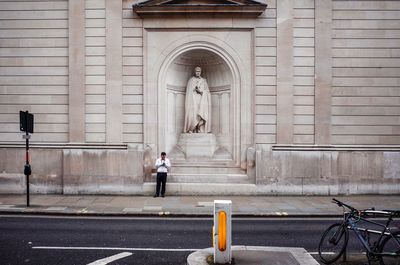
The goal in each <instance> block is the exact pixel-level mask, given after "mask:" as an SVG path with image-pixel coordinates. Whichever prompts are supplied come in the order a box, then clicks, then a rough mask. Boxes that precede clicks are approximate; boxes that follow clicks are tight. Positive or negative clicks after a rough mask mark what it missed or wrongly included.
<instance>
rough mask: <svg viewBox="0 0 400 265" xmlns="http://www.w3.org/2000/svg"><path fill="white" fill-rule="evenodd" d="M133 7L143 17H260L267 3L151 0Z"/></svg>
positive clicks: (225, 0) (215, 0)
mask: <svg viewBox="0 0 400 265" xmlns="http://www.w3.org/2000/svg"><path fill="white" fill-rule="evenodd" d="M132 7H133V11H134V12H136V13H137V14H138V15H139V16H140V17H141V18H146V17H166V16H174V17H176V16H180V15H182V16H187V15H218V16H236V17H237V16H241V17H258V16H259V15H261V14H262V13H263V12H264V11H265V9H266V8H267V5H266V4H263V3H259V2H256V1H252V0H224V1H223V0H221V1H218V0H209V1H195V0H192V1H190V0H186V1H183V0H181V1H179V0H169V1H166V0H149V1H145V2H141V3H137V4H134V5H133V6H132Z"/></svg>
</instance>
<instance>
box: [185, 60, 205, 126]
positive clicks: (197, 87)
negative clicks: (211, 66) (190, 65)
mask: <svg viewBox="0 0 400 265" xmlns="http://www.w3.org/2000/svg"><path fill="white" fill-rule="evenodd" d="M183 130H184V132H185V133H209V132H211V94H210V90H209V89H208V84H207V81H206V79H204V78H202V77H201V68H200V67H199V66H197V67H196V68H195V76H192V77H191V78H190V79H189V81H188V84H187V87H186V102H185V126H184V128H183Z"/></svg>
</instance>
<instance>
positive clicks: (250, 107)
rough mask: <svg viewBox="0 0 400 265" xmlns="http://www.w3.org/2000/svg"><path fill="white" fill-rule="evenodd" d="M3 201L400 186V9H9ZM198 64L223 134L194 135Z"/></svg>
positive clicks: (0, 14)
mask: <svg viewBox="0 0 400 265" xmlns="http://www.w3.org/2000/svg"><path fill="white" fill-rule="evenodd" d="M0 36H1V38H0V193H23V192H25V188H26V187H25V176H24V175H23V165H24V159H25V156H24V152H25V150H24V147H25V145H24V141H23V139H22V137H21V135H22V134H21V133H20V132H19V116H18V115H19V111H20V110H28V111H29V112H31V113H33V114H34V115H35V132H34V134H33V135H32V138H31V157H32V159H31V164H32V168H33V175H32V177H31V190H33V192H37V193H64V194H139V195H141V194H151V193H153V191H154V173H152V172H154V169H153V164H154V161H155V159H156V158H157V157H158V154H159V153H160V152H161V151H166V152H167V154H168V156H169V158H170V159H171V162H172V164H173V168H172V171H171V172H170V174H169V176H168V186H167V193H169V194H177V195H186V194H188V195H191V194H210V195H224V194H250V195H271V194H296V195H311V194H320V195H331V194H332V195H333V194H365V193H374V194H390V193H398V192H399V191H400V162H399V161H400V145H399V143H400V48H399V47H400V1H389V0H388V1H385V0H354V1H352V0H349V1H342V0H263V1H261V0H260V1H259V2H256V1H251V0H226V1H225V0H181V1H179V0H172V1H167V0H164V1H162V0H149V1H137V0H47V1H40V0H19V1H0ZM196 66H201V67H202V69H203V73H204V76H205V78H206V79H207V81H208V83H209V87H210V93H211V98H212V132H211V134H193V135H186V134H184V133H183V131H182V128H183V116H184V111H185V108H184V105H185V93H186V91H185V89H186V82H187V80H188V79H189V78H190V76H191V75H192V74H193V69H194V67H196Z"/></svg>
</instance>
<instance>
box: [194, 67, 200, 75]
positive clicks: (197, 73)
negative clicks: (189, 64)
mask: <svg viewBox="0 0 400 265" xmlns="http://www.w3.org/2000/svg"><path fill="white" fill-rule="evenodd" d="M194 74H195V75H196V77H200V76H201V67H200V66H197V67H196V68H194Z"/></svg>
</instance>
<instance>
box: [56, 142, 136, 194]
mask: <svg viewBox="0 0 400 265" xmlns="http://www.w3.org/2000/svg"><path fill="white" fill-rule="evenodd" d="M63 157H64V172H63V176H64V178H63V179H64V185H63V186H64V194H142V187H143V152H138V151H129V150H64V151H63Z"/></svg>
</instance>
